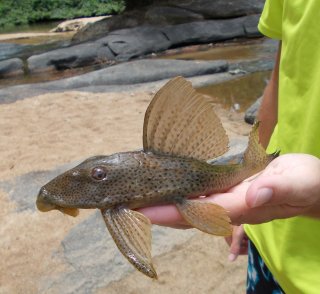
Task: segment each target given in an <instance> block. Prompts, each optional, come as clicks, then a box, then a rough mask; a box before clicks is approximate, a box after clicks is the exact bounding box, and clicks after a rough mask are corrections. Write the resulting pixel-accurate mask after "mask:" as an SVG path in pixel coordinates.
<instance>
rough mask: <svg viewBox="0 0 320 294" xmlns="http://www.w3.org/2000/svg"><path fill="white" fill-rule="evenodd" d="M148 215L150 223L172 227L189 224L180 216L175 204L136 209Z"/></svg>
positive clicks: (186, 226)
mask: <svg viewBox="0 0 320 294" xmlns="http://www.w3.org/2000/svg"><path fill="white" fill-rule="evenodd" d="M138 211H139V212H141V213H142V214H144V215H145V216H146V217H148V218H149V219H150V221H151V223H153V224H156V225H159V226H166V227H172V228H183V229H186V228H190V227H191V226H190V225H189V224H188V223H187V222H186V221H185V220H184V219H183V218H182V217H181V214H180V213H179V211H178V209H177V208H176V206H175V205H159V206H151V207H145V208H140V209H138Z"/></svg>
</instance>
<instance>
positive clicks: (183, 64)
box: [0, 59, 228, 103]
mask: <svg viewBox="0 0 320 294" xmlns="http://www.w3.org/2000/svg"><path fill="white" fill-rule="evenodd" d="M227 70H228V63H227V62H225V61H190V60H168V59H159V60H155V59H154V60H152V59H146V60H138V61H132V62H128V63H121V64H118V65H115V66H110V67H107V68H104V69H101V70H97V71H93V72H90V73H87V74H83V75H80V76H76V77H72V78H67V79H62V80H58V81H52V82H46V83H38V84H33V85H19V86H14V87H8V88H4V89H0V103H12V102H14V101H16V100H17V99H21V98H26V97H30V96H34V95H39V94H41V93H46V92H59V91H65V90H71V89H79V88H86V87H93V86H107V85H129V84H138V83H146V82H152V81H158V80H163V79H169V78H172V77H175V76H184V77H192V76H200V75H206V74H214V73H220V72H226V71H227Z"/></svg>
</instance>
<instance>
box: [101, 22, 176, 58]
mask: <svg viewBox="0 0 320 294" xmlns="http://www.w3.org/2000/svg"><path fill="white" fill-rule="evenodd" d="M97 43H99V44H103V45H105V46H108V47H109V48H110V50H111V51H112V52H113V53H114V55H115V56H116V59H117V60H121V61H127V60H129V59H131V58H133V57H139V56H143V55H146V54H148V53H153V52H159V51H164V50H166V49H168V48H169V47H170V46H171V43H170V42H169V41H168V39H167V38H166V36H165V35H164V34H163V33H162V32H161V30H159V29H157V28H155V27H152V26H142V27H137V28H133V29H123V30H118V31H114V32H112V33H110V34H109V35H108V36H107V37H105V38H102V39H99V40H98V41H97Z"/></svg>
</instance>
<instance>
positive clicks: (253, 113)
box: [244, 97, 262, 125]
mask: <svg viewBox="0 0 320 294" xmlns="http://www.w3.org/2000/svg"><path fill="white" fill-rule="evenodd" d="M261 101H262V97H260V98H258V99H257V101H256V102H255V103H253V104H252V105H251V106H250V107H249V108H248V109H247V110H246V112H245V116H244V120H245V122H246V123H248V124H250V125H253V124H254V122H255V121H256V117H257V114H258V110H259V108H260V105H261Z"/></svg>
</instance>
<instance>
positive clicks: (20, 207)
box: [0, 163, 77, 212]
mask: <svg viewBox="0 0 320 294" xmlns="http://www.w3.org/2000/svg"><path fill="white" fill-rule="evenodd" d="M76 164H77V163H70V164H66V165H63V166H61V167H58V168H57V169H54V170H52V171H36V172H30V173H27V174H24V175H21V176H19V177H16V178H14V179H12V180H8V181H0V189H2V190H3V191H5V192H6V193H8V195H9V198H10V199H11V200H12V201H14V202H15V203H16V209H17V211H18V212H21V211H24V210H35V203H36V198H37V195H38V193H39V190H40V188H41V187H42V186H43V185H44V184H46V183H47V182H49V181H50V180H52V179H53V178H54V177H56V176H57V175H59V174H61V173H62V172H64V171H66V170H68V169H70V168H71V167H73V166H75V165H76Z"/></svg>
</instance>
